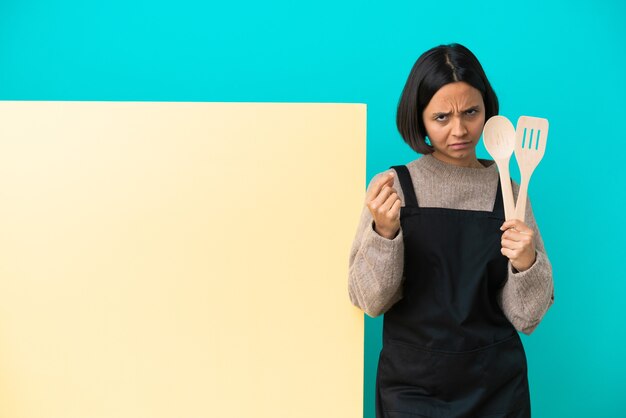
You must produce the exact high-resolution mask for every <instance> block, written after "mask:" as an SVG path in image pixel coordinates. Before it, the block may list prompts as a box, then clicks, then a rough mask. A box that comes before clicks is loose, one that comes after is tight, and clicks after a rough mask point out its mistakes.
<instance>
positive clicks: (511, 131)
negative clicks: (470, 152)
mask: <svg viewBox="0 0 626 418" xmlns="http://www.w3.org/2000/svg"><path fill="white" fill-rule="evenodd" d="M483 142H484V143H485V148H487V152H489V155H491V157H492V158H493V159H494V160H495V162H496V164H497V165H498V171H499V172H500V185H501V187H502V200H503V201H504V218H505V219H506V220H507V221H508V220H509V219H511V218H512V217H513V216H514V215H515V203H513V190H511V178H510V177H509V161H510V160H511V155H512V154H513V150H514V149H515V128H514V127H513V124H512V123H511V121H510V120H508V119H507V118H506V117H504V116H499V115H496V116H492V117H490V118H489V120H487V122H486V123H485V126H484V128H483Z"/></svg>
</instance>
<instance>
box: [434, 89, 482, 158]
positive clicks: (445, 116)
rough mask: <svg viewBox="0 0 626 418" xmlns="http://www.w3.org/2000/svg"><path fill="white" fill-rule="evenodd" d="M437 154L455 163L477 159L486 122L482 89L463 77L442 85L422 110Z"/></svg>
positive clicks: (436, 155) (435, 154)
mask: <svg viewBox="0 0 626 418" xmlns="http://www.w3.org/2000/svg"><path fill="white" fill-rule="evenodd" d="M422 118H423V121H424V127H425V128H426V135H427V136H428V138H429V139H430V143H431V145H432V146H433V148H434V150H435V151H434V153H433V156H435V157H436V158H438V159H440V160H442V161H444V162H447V163H450V164H454V165H461V166H471V165H472V164H473V163H475V162H476V144H478V141H479V139H480V135H481V134H482V131H483V126H484V125H485V104H484V102H483V97H482V95H481V94H480V91H478V90H477V89H475V88H474V87H472V86H470V85H469V84H467V83H465V82H463V81H457V82H454V83H449V84H446V85H444V86H443V87H441V88H440V89H439V90H438V91H437V92H436V93H435V94H434V95H433V97H432V98H431V99H430V102H429V103H428V105H427V106H426V108H425V109H424V112H423V113H422Z"/></svg>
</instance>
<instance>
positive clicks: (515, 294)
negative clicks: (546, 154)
mask: <svg viewBox="0 0 626 418" xmlns="http://www.w3.org/2000/svg"><path fill="white" fill-rule="evenodd" d="M518 191H519V186H518V185H517V184H516V183H515V182H513V193H514V195H515V196H516V199H517V193H518ZM525 223H526V225H528V227H530V228H531V229H532V230H533V232H534V237H535V250H536V259H535V262H534V264H533V265H532V266H530V268H528V269H527V270H524V271H521V272H518V271H517V270H515V268H514V267H513V266H512V265H511V262H510V261H509V263H508V278H507V281H506V283H505V285H504V286H503V287H502V289H501V291H500V293H499V294H498V297H497V299H498V303H499V305H500V307H501V308H502V311H503V312H504V315H505V316H506V317H507V318H508V320H509V321H510V322H511V323H512V324H513V326H514V327H515V328H516V329H517V330H518V331H521V332H523V333H524V334H526V335H530V334H531V333H532V332H533V331H534V330H535V328H537V325H539V322H541V320H542V318H543V317H544V315H545V314H546V312H547V311H548V309H549V308H550V306H552V304H553V303H554V281H553V278H552V265H551V264H550V260H549V259H548V255H547V254H546V250H545V247H544V243H543V239H542V238H541V234H540V233H539V228H538V226H537V223H536V221H535V217H534V215H533V211H532V207H531V204H530V199H528V203H527V205H526V215H525Z"/></svg>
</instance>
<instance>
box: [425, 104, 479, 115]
mask: <svg viewBox="0 0 626 418" xmlns="http://www.w3.org/2000/svg"><path fill="white" fill-rule="evenodd" d="M479 108H480V106H479V105H474V106H471V107H468V108H467V109H465V110H463V112H467V111H468V110H478V109H479ZM451 114H452V112H448V113H444V112H435V113H433V116H450V115H451Z"/></svg>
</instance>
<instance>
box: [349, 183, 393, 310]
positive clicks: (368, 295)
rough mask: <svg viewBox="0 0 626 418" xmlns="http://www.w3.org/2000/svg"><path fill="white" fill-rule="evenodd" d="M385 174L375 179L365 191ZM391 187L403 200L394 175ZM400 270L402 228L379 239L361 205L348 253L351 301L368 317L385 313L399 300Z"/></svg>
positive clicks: (368, 212) (369, 214)
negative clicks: (359, 216)
mask: <svg viewBox="0 0 626 418" xmlns="http://www.w3.org/2000/svg"><path fill="white" fill-rule="evenodd" d="M385 173H386V172H385ZM385 173H380V174H377V175H376V176H374V178H373V179H372V181H371V182H370V184H369V186H368V191H369V190H370V188H371V186H372V184H373V183H374V182H375V181H376V180H378V178H380V176H381V175H383V174H385ZM394 188H395V189H396V190H397V191H398V195H399V196H400V198H401V199H403V197H402V195H401V194H402V192H401V190H400V187H399V182H398V179H397V176H396V178H395V179H394ZM403 270H404V241H403V235H402V228H400V231H399V232H398V235H396V237H395V238H393V239H388V238H385V237H382V236H380V235H379V234H378V233H377V232H376V231H375V230H374V218H373V217H372V214H371V213H370V211H369V209H368V207H367V206H365V205H364V206H363V210H362V212H361V218H360V221H359V226H358V228H357V232H356V236H355V238H354V241H353V243H352V248H351V250H350V259H349V278H348V293H349V296H350V301H351V302H352V304H353V305H355V306H357V307H359V308H360V309H362V310H363V311H364V312H365V313H366V314H367V315H369V316H371V317H376V316H378V315H381V314H383V313H385V312H386V311H387V310H388V309H389V308H390V307H391V306H392V305H393V304H394V303H396V302H397V301H398V300H400V299H401V298H402V281H403Z"/></svg>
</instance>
